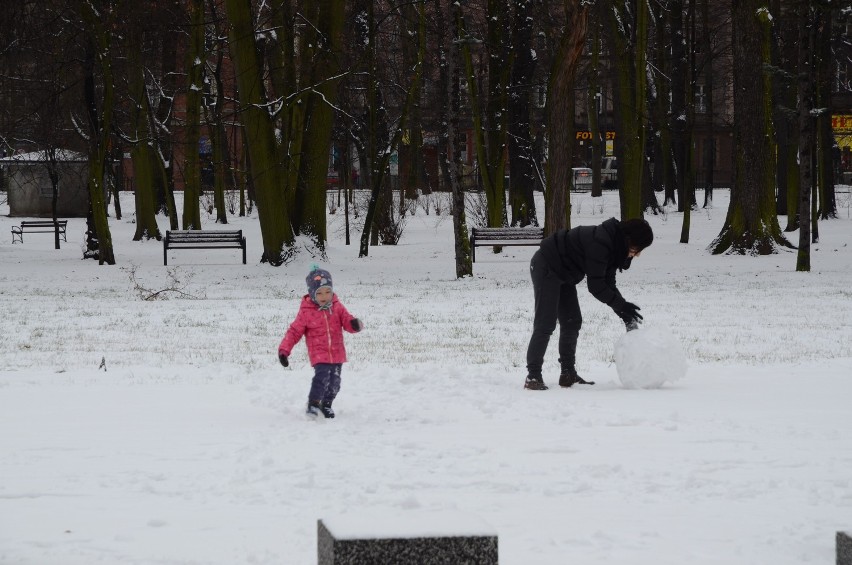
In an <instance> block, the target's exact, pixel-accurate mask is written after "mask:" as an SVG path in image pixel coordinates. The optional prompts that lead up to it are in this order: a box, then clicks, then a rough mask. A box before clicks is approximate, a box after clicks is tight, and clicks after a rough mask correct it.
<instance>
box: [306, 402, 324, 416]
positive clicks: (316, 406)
mask: <svg viewBox="0 0 852 565" xmlns="http://www.w3.org/2000/svg"><path fill="white" fill-rule="evenodd" d="M321 408H322V406H321V405H320V402H319V400H308V409H307V410H306V411H305V414H307V415H308V416H313V417H317V416H319V415H320V412H321Z"/></svg>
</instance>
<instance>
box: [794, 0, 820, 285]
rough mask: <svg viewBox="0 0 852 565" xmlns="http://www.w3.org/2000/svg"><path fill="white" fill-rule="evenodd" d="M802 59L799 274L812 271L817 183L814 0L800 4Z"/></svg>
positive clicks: (800, 54) (798, 18)
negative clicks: (812, 219)
mask: <svg viewBox="0 0 852 565" xmlns="http://www.w3.org/2000/svg"><path fill="white" fill-rule="evenodd" d="M797 20H798V23H799V41H798V44H799V55H798V65H797V67H798V68H797V71H798V73H797V75H798V78H799V80H798V90H799V105H798V111H799V178H800V182H799V192H800V194H799V218H800V222H799V251H798V254H797V257H796V270H797V271H810V270H811V222H810V221H808V220H809V218H810V217H811V209H812V208H811V190H812V182H813V168H812V166H813V146H814V122H815V121H816V120H815V118H814V116H813V115H812V111H813V107H814V103H815V88H814V80H813V79H814V70H813V69H814V66H813V58H814V35H815V30H814V27H815V26H814V23H815V22H814V10H813V7H812V4H811V2H810V0H808V1H803V2H801V3H800V4H799V6H798V10H797Z"/></svg>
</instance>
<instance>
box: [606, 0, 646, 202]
mask: <svg viewBox="0 0 852 565" xmlns="http://www.w3.org/2000/svg"><path fill="white" fill-rule="evenodd" d="M628 4H629V6H628V5H616V6H614V8H613V10H612V12H611V14H612V15H611V17H610V25H611V28H612V34H611V35H612V37H613V47H614V49H613V54H614V66H615V76H616V79H615V83H616V94H615V117H616V124H617V125H618V126H619V127H617V129H618V130H619V133H620V136H621V143H619V144H618V145H617V150H616V155H617V156H618V179H619V193H620V196H621V217H622V219H629V218H641V217H642V215H643V214H642V212H643V201H642V179H643V169H644V166H645V121H646V120H645V114H646V111H645V107H646V106H645V96H646V93H645V88H646V84H647V75H646V68H645V67H646V63H647V48H648V6H647V3H646V0H635V1H633V2H629V3H628Z"/></svg>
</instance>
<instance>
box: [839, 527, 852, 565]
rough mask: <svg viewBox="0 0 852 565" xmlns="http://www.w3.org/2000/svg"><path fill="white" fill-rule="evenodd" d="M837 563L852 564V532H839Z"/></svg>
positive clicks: (841, 564) (840, 564)
mask: <svg viewBox="0 0 852 565" xmlns="http://www.w3.org/2000/svg"><path fill="white" fill-rule="evenodd" d="M837 565H852V532H837Z"/></svg>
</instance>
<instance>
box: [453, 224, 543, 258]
mask: <svg viewBox="0 0 852 565" xmlns="http://www.w3.org/2000/svg"><path fill="white" fill-rule="evenodd" d="M542 239H544V228H537V227H532V228H510V227H499V228H473V229H472V230H471V235H470V249H471V259H472V260H473V261H474V262H476V248H477V247H482V246H493V247H510V246H521V245H539V244H540V243H541V240H542Z"/></svg>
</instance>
